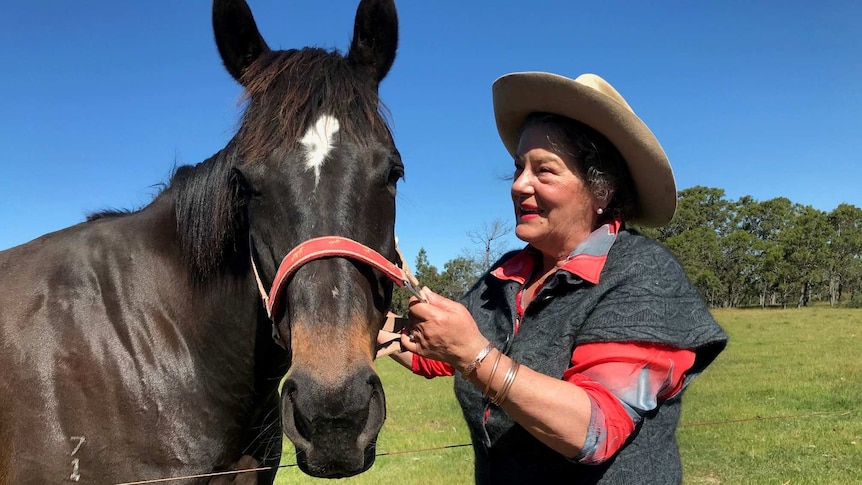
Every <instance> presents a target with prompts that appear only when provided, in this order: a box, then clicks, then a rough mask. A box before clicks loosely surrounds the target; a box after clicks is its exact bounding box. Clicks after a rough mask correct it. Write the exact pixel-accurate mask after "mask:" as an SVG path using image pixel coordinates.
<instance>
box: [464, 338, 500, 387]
mask: <svg viewBox="0 0 862 485" xmlns="http://www.w3.org/2000/svg"><path fill="white" fill-rule="evenodd" d="M493 349H494V344H492V343H491V342H488V345H486V346H485V347H484V348H483V349H482V350H480V351H479V353H478V354H476V358H475V359H473V362H470V364H468V365H467V367H465V368H464V371H463V372H461V377H462V378H463V379H465V380H466V379H467V377H468V376H469V375H470V374H472V373H473V371H474V370H476V366H477V365H479V363H480V362H482V360H484V359H485V357H487V356H488V354H490V353H491V351H492V350H493Z"/></svg>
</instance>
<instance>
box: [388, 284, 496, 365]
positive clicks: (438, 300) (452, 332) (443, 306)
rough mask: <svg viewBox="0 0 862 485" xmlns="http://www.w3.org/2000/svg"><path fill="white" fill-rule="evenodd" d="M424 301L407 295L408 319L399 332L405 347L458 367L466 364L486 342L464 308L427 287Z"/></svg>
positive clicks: (424, 290) (424, 291)
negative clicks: (408, 298) (403, 328)
mask: <svg viewBox="0 0 862 485" xmlns="http://www.w3.org/2000/svg"><path fill="white" fill-rule="evenodd" d="M422 291H423V293H424V295H425V297H426V298H427V299H428V302H427V303H423V302H421V301H419V300H418V299H417V298H415V297H414V298H411V299H410V303H409V305H410V323H409V325H408V327H407V332H406V333H405V334H404V335H402V336H401V345H402V347H403V348H404V350H408V351H410V352H413V353H415V354H419V355H421V356H423V357H427V358H429V359H434V360H440V361H443V362H447V363H449V364H451V365H452V366H453V367H455V369H457V370H458V371H462V370H463V369H464V368H465V367H467V366H468V365H469V364H470V363H471V362H472V361H473V359H475V358H476V355H477V354H478V353H479V352H480V351H481V350H482V349H483V348H484V347H485V346H486V345H488V339H486V338H485V337H484V336H483V335H482V333H481V332H479V329H478V328H477V327H476V322H475V321H474V320H473V317H472V315H470V312H469V311H467V308H465V307H464V305H461V304H460V303H457V302H454V301H452V300H449V299H447V298H444V297H442V296H440V295H438V294H436V293H434V292H433V291H431V290H429V289H428V288H424V289H423V290H422Z"/></svg>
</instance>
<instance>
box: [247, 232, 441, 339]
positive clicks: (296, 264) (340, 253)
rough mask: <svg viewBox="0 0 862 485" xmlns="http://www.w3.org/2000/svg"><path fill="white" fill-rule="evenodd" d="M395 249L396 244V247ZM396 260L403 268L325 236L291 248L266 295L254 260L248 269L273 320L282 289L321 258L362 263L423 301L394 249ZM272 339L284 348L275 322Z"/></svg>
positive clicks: (362, 248)
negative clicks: (300, 270)
mask: <svg viewBox="0 0 862 485" xmlns="http://www.w3.org/2000/svg"><path fill="white" fill-rule="evenodd" d="M396 246H397V243H396ZM396 251H397V252H398V256H399V257H400V258H401V260H402V261H401V264H402V266H403V268H401V267H398V266H396V265H395V264H394V263H392V262H391V261H389V260H388V259H386V258H384V257H383V256H382V255H381V254H380V253H378V252H377V251H375V250H373V249H371V248H369V247H368V246H365V245H364V244H361V243H358V242H356V241H354V240H352V239H348V238H346V237H340V236H324V237H316V238H313V239H309V240H308V241H305V242H303V243H301V244H300V245H299V246H297V247H295V248H293V250H292V251H290V252H289V253H287V256H285V257H284V259H282V260H281V264H280V265H279V266H278V271H277V272H276V273H275V279H274V280H273V283H272V288H271V289H270V290H269V293H267V291H266V289H265V288H264V286H263V282H262V281H261V279H260V274H259V273H258V271H257V266H256V265H255V264H254V257H252V258H251V267H252V270H253V271H254V277H255V279H256V280H257V288H258V291H260V297H261V298H262V299H263V304H264V306H265V307H266V313H267V316H269V318H270V320H273V316H274V315H275V314H276V312H278V310H279V308H280V303H281V294H282V290H284V286H285V285H286V284H287V282H288V280H289V279H290V277H291V276H292V275H293V274H294V273H296V271H297V270H298V269H299V268H300V267H301V266H302V265H304V264H306V263H308V262H310V261H314V260H315V259H321V258H332V257H336V258H348V259H353V260H356V261H359V262H361V263H365V264H367V265H369V266H371V267H372V268H374V269H376V270H378V271H380V272H381V273H383V274H384V275H385V276H386V277H387V278H389V279H390V280H392V281H393V282H394V283H395V284H396V285H398V286H406V287H407V288H408V289H409V290H410V291H411V292H412V293H414V294H416V295H417V296H419V297H420V298H422V299H424V297H423V296H422V295H421V292H420V287H419V283H418V281H416V279H415V278H414V277H413V275H412V274H410V271H409V270H408V269H407V265H406V264H405V262H404V257H403V256H402V255H401V252H400V251H399V250H398V248H397V247H396ZM272 336H273V338H274V339H275V341H276V342H277V343H278V344H279V345H281V346H282V347H285V345H284V342H283V341H282V340H281V336H280V335H279V332H278V327H277V325H276V322H275V321H274V320H273V322H272Z"/></svg>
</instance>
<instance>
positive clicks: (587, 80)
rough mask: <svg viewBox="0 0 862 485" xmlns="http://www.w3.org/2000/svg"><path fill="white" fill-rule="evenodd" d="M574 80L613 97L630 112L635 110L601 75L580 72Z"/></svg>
mask: <svg viewBox="0 0 862 485" xmlns="http://www.w3.org/2000/svg"><path fill="white" fill-rule="evenodd" d="M575 82H576V83H578V84H581V85H583V86H586V87H588V88H591V89H594V90H596V91H598V92H600V93H602V94H604V95H605V96H607V97H609V98H611V99H613V100H614V101H616V102H617V103H619V104H621V105H622V106H624V107H625V108H626V109H628V110H629V111H631V112H632V113H634V112H635V110H633V109H632V107H631V106H629V104H628V103H627V102H626V100H625V98H623V96H622V95H621V94H620V93H619V92H618V91H617V90H616V89H614V87H613V86H611V85H610V84H609V83H608V82H607V81H605V80H604V79H602V78H601V77H599V76H597V75H595V74H581V75H580V76H578V77H577V78H575Z"/></svg>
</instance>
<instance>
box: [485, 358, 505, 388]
mask: <svg viewBox="0 0 862 485" xmlns="http://www.w3.org/2000/svg"><path fill="white" fill-rule="evenodd" d="M502 357H503V352H500V351H499V350H498V351H497V359H496V360H494V367H492V368H491V375H490V376H489V377H488V383H487V384H485V390H484V391H482V397H488V391H490V390H491V382H492V381H493V380H494V374H496V373H497V366H498V365H500V358H502Z"/></svg>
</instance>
